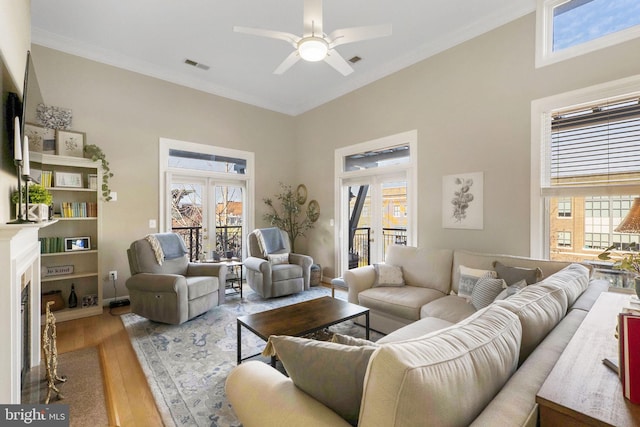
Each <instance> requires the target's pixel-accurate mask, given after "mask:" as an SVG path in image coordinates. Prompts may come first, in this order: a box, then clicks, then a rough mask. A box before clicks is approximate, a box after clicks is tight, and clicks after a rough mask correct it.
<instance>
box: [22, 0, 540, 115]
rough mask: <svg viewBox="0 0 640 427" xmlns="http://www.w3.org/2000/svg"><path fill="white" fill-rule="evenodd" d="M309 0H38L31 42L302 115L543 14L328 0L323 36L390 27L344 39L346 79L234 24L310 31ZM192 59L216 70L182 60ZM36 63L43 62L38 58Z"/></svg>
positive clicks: (458, 0)
mask: <svg viewBox="0 0 640 427" xmlns="http://www.w3.org/2000/svg"><path fill="white" fill-rule="evenodd" d="M303 3H304V2H303V0H253V1H251V0H227V1H220V0H126V1H122V0H119V1H105V0H56V1H51V0H31V15H32V42H33V43H34V44H38V45H42V46H46V47H50V48H53V49H57V50H60V51H64V52H68V53H71V54H74V55H78V56H82V57H85V58H89V59H92V60H95V61H99V62H103V63H106V64H110V65H114V66H116V67H120V68H124V69H127V70H131V71H135V72H138V73H141V74H145V75H149V76H153V77H157V78H160V79H163V80H167V81H170V82H174V83H177V84H180V85H184V86H188V87H191V88H195V89H198V90H202V91H205V92H209V93H212V94H216V95H220V96H223V97H226V98H231V99H234V100H237V101H241V102H245V103H248V104H252V105H256V106H259V107H263V108H267V109H270V110H274V111H278V112H282V113H285V114H290V115H297V114H300V113H303V112H305V111H308V110H310V109H312V108H314V107H317V106H319V105H322V104H324V103H326V102H328V101H330V100H332V99H335V98H337V97H339V96H341V95H344V94H346V93H348V92H350V91H352V90H355V89H357V88H359V87H362V86H364V85H366V84H369V83H371V82H373V81H375V80H377V79H380V78H382V77H384V76H386V75H389V74H391V73H394V72H396V71H398V70H400V69H402V68H405V67H407V66H409V65H412V64H414V63H416V62H418V61H421V60H423V59H425V58H427V57H429V56H431V55H434V54H436V53H438V52H441V51H443V50H445V49H447V48H449V47H452V46H455V45H456V44H459V43H461V42H463V41H465V40H468V39H470V38H473V37H475V36H477V35H480V34H482V33H484V32H487V31H489V30H491V29H493V28H496V27H498V26H500V25H502V24H505V23H507V22H509V21H512V20H514V19H516V18H519V17H521V16H523V15H525V14H527V13H529V12H532V11H533V10H535V4H536V0H386V1H385V0H324V10H323V12H324V32H325V33H331V32H332V31H333V30H336V29H340V28H346V27H356V26H368V25H378V24H387V23H390V24H392V26H393V34H392V35H391V36H390V37H385V38H378V39H373V40H367V41H361V42H357V43H352V44H346V45H342V46H339V47H337V48H336V50H337V51H338V52H339V53H340V54H341V55H342V56H343V57H344V58H345V59H347V60H348V59H349V58H351V57H353V56H355V55H357V56H359V57H361V58H362V60H361V61H360V62H358V63H356V64H354V65H353V68H354V69H355V71H354V72H353V73H352V74H350V75H349V76H346V77H345V76H342V75H341V74H340V73H338V72H337V71H335V70H334V69H333V68H331V67H330V66H329V65H328V64H326V63H324V62H317V63H307V62H304V61H299V62H298V63H296V64H295V65H294V66H293V67H292V68H291V69H289V70H288V71H287V72H285V73H284V74H283V75H275V74H273V70H275V68H276V67H277V66H278V65H279V64H280V63H281V62H282V61H283V60H284V58H285V57H286V56H287V55H289V53H290V52H291V51H292V49H293V48H292V47H291V46H290V45H289V44H287V43H286V42H284V41H281V40H275V39H268V38H262V37H256V36H252V35H247V34H239V33H234V32H233V26H234V25H238V26H245V27H257V28H265V29H271V30H279V31H286V32H290V33H294V34H302V14H303V10H302V9H303V8H302V7H303ZM185 59H191V60H194V61H197V62H199V63H202V64H206V65H208V66H210V67H211V68H210V69H209V70H208V71H204V70H201V69H198V68H195V67H192V66H188V65H186V64H184V61H185ZM36 61H37V58H36Z"/></svg>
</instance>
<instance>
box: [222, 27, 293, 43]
mask: <svg viewBox="0 0 640 427" xmlns="http://www.w3.org/2000/svg"><path fill="white" fill-rule="evenodd" d="M233 31H235V32H236V33H243V34H251V35H253V36H260V37H269V38H272V39H278V40H284V41H286V42H288V43H289V44H291V45H292V46H293V47H295V48H297V47H298V42H299V41H300V37H298V36H296V35H295V34H291V33H285V32H284V31H273V30H263V29H261V28H249V27H238V26H235V27H233Z"/></svg>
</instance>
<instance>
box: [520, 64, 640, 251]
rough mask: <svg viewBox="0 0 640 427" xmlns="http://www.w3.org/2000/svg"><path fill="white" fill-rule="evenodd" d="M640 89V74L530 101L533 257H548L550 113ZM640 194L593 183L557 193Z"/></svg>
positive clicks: (637, 189)
mask: <svg viewBox="0 0 640 427" xmlns="http://www.w3.org/2000/svg"><path fill="white" fill-rule="evenodd" d="M638 91H640V74H639V75H635V76H632V77H628V78H625V79H620V80H615V81H612V82H607V83H603V84H600V85H596V86H591V87H588V88H584V89H579V90H575V91H571V92H566V93H563V94H559V95H554V96H550V97H547V98H543V99H538V100H535V101H532V102H531V216H530V217H531V224H530V230H531V233H530V256H531V257H534V258H545V259H548V258H549V247H550V242H549V233H547V232H546V231H547V230H549V204H548V203H547V202H546V198H545V197H544V196H543V195H542V180H543V178H544V177H543V172H542V168H543V167H544V166H545V165H546V164H548V161H547V160H546V159H544V157H543V156H544V153H545V146H546V144H548V143H549V142H548V141H549V140H550V138H551V113H552V112H553V111H556V110H560V109H565V108H570V107H579V106H583V105H584V106H586V105H591V104H593V103H597V102H599V101H602V100H605V99H609V98H617V97H622V96H624V95H625V94H628V93H633V92H638ZM620 194H640V185H637V184H626V185H622V184H621V185H615V186H593V187H580V188H572V189H569V190H566V191H563V190H558V194H553V195H555V196H572V195H573V196H577V195H585V196H586V195H593V196H598V195H603V196H609V195H620Z"/></svg>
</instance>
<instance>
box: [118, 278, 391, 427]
mask: <svg viewBox="0 0 640 427" xmlns="http://www.w3.org/2000/svg"><path fill="white" fill-rule="evenodd" d="M244 295H245V297H244V298H243V299H242V300H240V296H239V295H235V296H227V298H226V303H225V304H223V305H222V306H219V307H215V308H213V309H211V310H209V311H208V312H207V313H205V314H203V315H201V316H199V317H197V318H195V319H192V320H190V321H189V322H186V323H184V324H182V325H179V326H175V325H165V324H161V323H154V322H151V321H149V320H147V319H145V318H143V317H140V316H137V315H135V314H132V313H127V314H124V315H122V316H121V317H122V321H123V323H124V325H125V327H126V329H127V331H128V333H129V338H130V339H131V342H132V344H133V348H134V349H135V351H136V354H137V355H138V359H139V360H140V364H141V365H142V369H143V370H144V372H145V375H146V376H147V381H148V382H149V386H150V387H151V390H152V392H153V394H154V397H155V400H156V404H157V406H158V409H159V411H160V413H161V415H162V419H163V421H164V423H165V425H166V426H220V427H231V426H240V425H241V424H240V422H239V421H238V419H237V418H236V416H235V414H234V413H233V410H232V409H231V406H230V404H229V402H228V401H227V399H226V396H225V393H224V382H225V380H226V378H227V375H228V373H229V372H230V370H231V369H232V368H233V367H235V366H236V340H237V335H236V318H237V317H238V316H243V315H245V314H251V313H257V312H260V311H264V310H270V309H272V308H277V307H281V306H284V305H289V304H294V303H297V302H301V301H306V300H309V299H313V298H319V297H322V296H327V295H331V291H330V290H329V289H327V288H325V287H322V286H320V287H314V288H311V289H310V290H309V291H306V292H301V293H299V294H296V295H291V296H288V297H282V298H274V299H270V300H264V299H262V298H261V297H260V296H259V295H258V294H256V293H254V292H253V291H252V290H251V289H249V288H248V287H246V286H245V288H244ZM336 297H342V298H343V299H346V293H342V294H338V293H337V294H336ZM331 331H333V332H339V333H341V334H345V335H351V336H355V337H361V338H364V335H365V332H364V328H363V327H361V326H358V325H356V324H354V323H353V322H352V321H347V322H343V323H341V324H338V325H335V326H332V327H331ZM379 337H380V335H379V334H376V333H375V332H372V333H371V338H372V340H375V339H378V338H379ZM264 346H265V342H264V341H262V340H261V339H260V338H258V337H257V336H255V335H253V334H252V333H250V332H249V331H245V330H243V331H242V352H243V357H246V356H247V355H250V354H255V353H259V352H261V351H262V349H264ZM257 358H258V359H261V360H263V361H265V362H268V359H267V358H263V357H262V356H258V357H257Z"/></svg>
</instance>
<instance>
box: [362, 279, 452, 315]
mask: <svg viewBox="0 0 640 427" xmlns="http://www.w3.org/2000/svg"><path fill="white" fill-rule="evenodd" d="M444 296H445V295H444V294H443V293H442V292H440V291H437V290H434V289H430V288H422V287H418V286H402V287H397V288H390V287H377V288H371V289H367V290H365V291H362V292H360V293H359V294H358V304H360V305H363V306H365V307H368V308H370V309H372V310H378V311H383V312H385V313H388V314H391V315H393V316H397V317H401V318H403V319H408V320H418V319H420V308H421V307H422V306H423V305H425V304H427V303H428V302H431V301H433V300H436V299H438V298H442V297H444Z"/></svg>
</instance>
